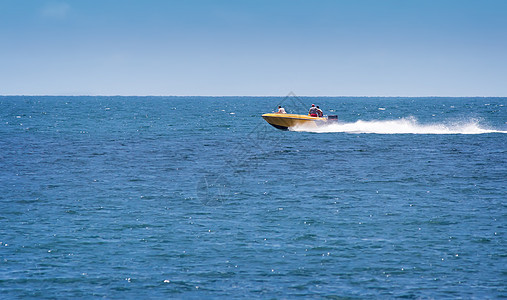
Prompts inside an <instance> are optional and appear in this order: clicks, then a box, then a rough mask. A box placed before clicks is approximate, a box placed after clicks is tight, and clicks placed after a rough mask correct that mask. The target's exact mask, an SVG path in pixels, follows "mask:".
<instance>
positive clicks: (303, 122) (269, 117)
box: [262, 113, 328, 130]
mask: <svg viewBox="0 0 507 300" xmlns="http://www.w3.org/2000/svg"><path fill="white" fill-rule="evenodd" d="M262 117H263V118H264V120H266V122H268V123H269V124H270V125H271V126H273V127H275V128H278V129H281V130H289V128H291V127H298V126H304V127H310V128H311V127H317V126H321V125H324V124H326V123H327V122H328V119H327V118H319V117H311V116H308V115H296V114H277V113H269V114H263V115H262Z"/></svg>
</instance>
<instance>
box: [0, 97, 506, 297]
mask: <svg viewBox="0 0 507 300" xmlns="http://www.w3.org/2000/svg"><path fill="white" fill-rule="evenodd" d="M312 103H315V104H317V105H320V107H321V108H323V110H324V112H325V113H326V114H337V115H338V116H339V120H340V122H339V123H338V124H334V125H331V126H328V127H325V128H319V129H317V130H315V129H308V130H307V129H305V128H298V129H295V131H280V130H277V129H275V128H273V127H271V126H270V125H268V124H267V123H266V122H265V121H264V120H262V118H261V117H260V116H261V114H263V113H266V112H271V111H272V110H274V109H275V108H276V107H277V105H279V104H280V105H283V106H284V107H285V108H286V110H287V111H288V112H292V113H306V110H307V109H308V107H309V106H310V105H311V104H312ZM506 106H507V98H347V97H337V98H308V97H296V96H294V95H289V96H287V97H279V98H277V97H24V96H19V97H8V96H4V97H0V295H1V298H3V299H5V298H25V297H26V298H37V299H40V298H55V297H58V298H89V297H106V298H119V299H125V298H129V299H132V298H164V299H165V298H191V299H199V298H203V299H209V298H281V299H284V298H296V297H302V298H341V297H343V298H352V299H355V298H363V299H365V298H398V297H401V298H466V299H470V298H475V299H485V298H486V299H488V298H503V297H507V291H506V282H507V268H506V266H507V247H506V243H505V234H506V232H505V230H506V226H507V215H506V214H507V209H506V195H507V193H506V192H507V188H506V186H507V184H506V178H507V153H506V152H507V134H506V133H507V110H506Z"/></svg>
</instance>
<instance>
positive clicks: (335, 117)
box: [327, 115, 338, 122]
mask: <svg viewBox="0 0 507 300" xmlns="http://www.w3.org/2000/svg"><path fill="white" fill-rule="evenodd" d="M327 119H328V121H331V122H338V116H337V115H329V116H327Z"/></svg>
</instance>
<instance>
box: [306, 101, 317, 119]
mask: <svg viewBox="0 0 507 300" xmlns="http://www.w3.org/2000/svg"><path fill="white" fill-rule="evenodd" d="M317 114H318V110H317V107H315V104H312V107H310V111H308V115H309V116H310V117H317V116H318V115H317Z"/></svg>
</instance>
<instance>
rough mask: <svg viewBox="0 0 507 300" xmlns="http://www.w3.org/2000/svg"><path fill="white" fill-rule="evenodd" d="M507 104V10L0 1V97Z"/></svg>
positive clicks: (257, 2)
mask: <svg viewBox="0 0 507 300" xmlns="http://www.w3.org/2000/svg"><path fill="white" fill-rule="evenodd" d="M290 91H293V92H294V93H296V94H297V95H301V96H303V95H308V96H311V95H313V96H321V95H327V96H429V95H436V96H507V0H433V1H432V0H329V1H325V0H323V1H319V0H313V1H311V0H304V1H303V0H286V1H277V0H270V1H267V0H230V1H220V0H218V1H217V0H215V1H211V0H201V1H200V0H185V1H183V0H181V1H171V0H138V1H131V0H0V95H15V94H23V95H260V96H263V95H274V96H284V95H286V94H287V93H289V92H290Z"/></svg>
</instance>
